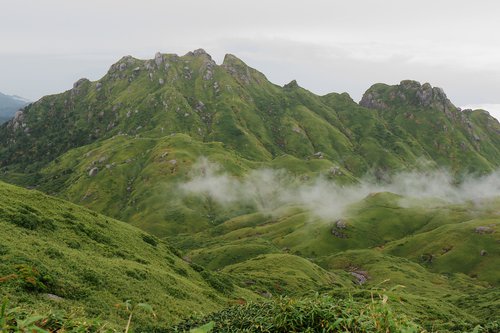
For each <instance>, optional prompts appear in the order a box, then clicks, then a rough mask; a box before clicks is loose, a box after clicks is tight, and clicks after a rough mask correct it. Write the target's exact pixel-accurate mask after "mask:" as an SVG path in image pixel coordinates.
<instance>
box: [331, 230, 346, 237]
mask: <svg viewBox="0 0 500 333" xmlns="http://www.w3.org/2000/svg"><path fill="white" fill-rule="evenodd" d="M332 235H334V236H335V237H337V238H343V239H345V238H347V235H346V234H344V233H343V232H341V231H339V230H338V229H337V228H336V227H334V228H333V229H332Z"/></svg>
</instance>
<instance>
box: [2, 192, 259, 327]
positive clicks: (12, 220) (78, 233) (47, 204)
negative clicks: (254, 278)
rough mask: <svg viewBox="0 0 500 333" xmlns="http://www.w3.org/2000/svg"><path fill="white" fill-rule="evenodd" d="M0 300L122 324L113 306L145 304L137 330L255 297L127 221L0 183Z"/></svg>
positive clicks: (34, 309) (122, 313) (30, 308)
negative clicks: (148, 308) (147, 309)
mask: <svg viewBox="0 0 500 333" xmlns="http://www.w3.org/2000/svg"><path fill="white" fill-rule="evenodd" d="M0 198H1V199H2V200H0V226H1V230H2V242H1V244H0V256H1V260H0V284H1V289H0V290H1V297H2V298H4V297H6V298H7V299H8V300H9V304H10V306H11V307H15V306H19V307H21V308H22V309H24V310H26V311H27V312H36V313H47V312H48V311H49V310H51V311H59V310H62V311H64V312H65V313H66V315H67V316H70V317H73V318H74V319H82V320H85V319H88V318H97V317H98V318H100V319H101V320H102V321H104V322H106V323H107V326H108V327H109V328H119V327H125V324H126V319H127V313H126V311H123V310H120V309H117V308H116V307H115V305H116V304H119V303H123V302H124V301H126V300H131V302H132V304H138V303H147V304H149V305H151V306H152V307H153V310H154V312H155V313H156V315H157V318H156V319H154V318H153V317H151V315H150V314H148V313H145V312H144V313H142V312H140V311H138V313H137V315H136V316H135V318H134V323H133V324H134V327H136V328H137V327H142V328H145V327H150V328H149V329H150V330H152V329H153V327H155V326H157V327H161V326H166V325H170V324H172V323H174V322H176V321H178V320H179V319H180V318H181V317H182V316H187V315H189V314H192V313H194V312H198V313H199V312H204V313H208V312H211V311H214V310H215V309H221V308H222V307H224V306H226V305H227V304H229V303H230V302H231V300H232V299H240V298H245V299H253V298H256V297H258V296H256V295H255V294H253V293H251V292H247V291H245V290H243V289H241V288H239V287H238V286H237V285H235V284H233V282H232V279H230V278H228V277H227V276H225V275H224V274H222V273H213V272H210V271H206V270H204V269H203V268H201V267H199V266H196V270H194V269H193V268H192V267H191V266H190V265H189V264H188V263H186V262H185V261H183V260H182V259H180V258H179V257H178V253H177V252H176V250H174V249H173V248H171V247H170V246H169V245H168V244H166V243H164V242H163V241H161V240H159V239H158V238H156V237H154V236H151V235H149V234H147V233H145V232H143V231H141V230H139V229H137V228H135V227H132V226H130V225H129V224H126V223H123V222H119V221H116V220H114V219H111V218H108V217H104V216H102V215H99V214H97V213H95V212H93V211H90V210H87V209H84V208H81V207H79V206H76V205H73V204H70V203H68V202H65V201H62V200H60V199H55V198H51V197H48V196H46V195H44V194H42V193H40V192H38V191H29V190H24V189H20V188H17V187H14V186H11V185H7V184H5V183H0Z"/></svg>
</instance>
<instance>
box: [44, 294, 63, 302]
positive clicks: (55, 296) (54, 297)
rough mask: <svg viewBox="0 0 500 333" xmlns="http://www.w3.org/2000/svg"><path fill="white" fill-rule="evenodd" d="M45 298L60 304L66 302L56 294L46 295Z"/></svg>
mask: <svg viewBox="0 0 500 333" xmlns="http://www.w3.org/2000/svg"><path fill="white" fill-rule="evenodd" d="M45 296H46V297H47V298H48V299H50V300H51V301H56V302H60V301H63V300H64V298H62V297H61V296H57V295H54V294H45Z"/></svg>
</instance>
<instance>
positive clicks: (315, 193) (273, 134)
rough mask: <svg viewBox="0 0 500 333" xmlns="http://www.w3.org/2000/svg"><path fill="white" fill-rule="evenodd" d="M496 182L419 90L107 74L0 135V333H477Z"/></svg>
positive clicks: (483, 316) (119, 69) (478, 123)
mask: <svg viewBox="0 0 500 333" xmlns="http://www.w3.org/2000/svg"><path fill="white" fill-rule="evenodd" d="M499 167H500V123H499V122H498V121H497V120H496V119H495V118H493V117H491V116H490V115H489V114H488V113H487V112H486V111H483V110H475V111H473V110H460V109H459V108H456V107H455V106H454V105H453V104H452V103H451V101H449V100H448V98H447V97H446V95H445V93H444V92H443V90H442V89H440V88H436V87H432V86H431V85H430V84H428V83H425V84H420V83H418V82H415V81H409V80H406V81H402V82H401V83H400V84H398V85H394V86H389V85H385V84H380V83H379V84H375V85H373V86H372V87H371V88H369V89H368V90H367V92H366V93H365V94H364V96H363V98H362V100H361V101H360V103H359V104H358V103H356V102H354V101H353V100H352V99H351V97H350V96H349V95H348V94H346V93H342V94H337V93H331V94H327V95H325V96H317V95H315V94H313V93H311V92H309V91H307V90H305V89H303V88H301V87H300V86H299V85H298V84H297V82H295V81H292V82H290V83H289V84H287V85H285V86H283V87H280V86H277V85H275V84H272V83H271V82H269V81H268V80H267V79H266V77H265V76H264V74H262V73H260V72H258V71H257V70H255V69H252V68H250V67H248V66H247V65H246V64H245V63H243V62H242V61H241V60H239V59H238V58H236V57H235V56H233V55H226V57H225V59H224V61H223V63H222V64H220V65H219V64H216V63H215V62H214V61H213V60H212V59H211V57H210V56H209V55H208V54H206V53H205V52H204V51H203V50H201V49H200V50H196V51H193V52H189V53H188V54H186V55H184V56H177V55H174V54H160V53H158V54H156V55H155V58H154V59H150V60H140V59H135V58H133V57H131V56H127V57H124V58H122V59H121V60H120V61H118V62H117V63H116V64H114V65H112V66H111V68H110V69H109V71H108V73H107V74H106V75H105V76H104V77H102V78H101V79H100V80H98V81H95V82H91V81H89V80H86V79H81V80H79V81H78V82H76V83H75V84H74V86H73V88H72V89H70V90H68V91H66V92H64V93H61V94H57V95H51V96H45V97H43V98H42V99H40V100H39V101H37V102H35V103H33V104H30V105H28V106H26V107H25V108H24V109H23V111H22V112H18V113H17V114H16V116H15V118H14V119H12V120H10V121H9V122H7V123H6V124H3V125H1V126H0V179H2V180H3V181H6V182H8V183H12V184H15V185H17V186H20V187H17V186H14V185H8V184H7V183H3V182H0V199H1V200H0V228H1V229H0V230H2V242H0V256H1V261H0V287H1V289H0V292H1V295H2V296H3V297H5V299H6V300H7V301H5V302H4V304H7V302H8V305H6V308H7V307H8V309H9V311H11V312H12V313H13V315H12V316H14V317H15V318H14V317H12V316H11V317H8V316H10V315H9V314H8V313H7V312H5V311H4V310H2V311H0V330H1V329H5V330H6V331H15V330H14V329H13V328H9V329H7V328H5V327H7V326H6V325H21V324H22V323H23V322H26V320H28V319H26V317H28V318H32V317H30V316H33V315H37V314H41V316H42V317H34V318H38V319H37V320H35V321H34V323H36V325H38V326H40V327H45V328H47V329H50V330H51V331H57V330H59V332H83V331H85V330H84V329H83V328H82V327H87V328H86V331H89V332H94V331H95V332H117V331H123V328H124V327H125V326H126V324H127V319H128V318H129V315H130V313H131V312H130V311H127V309H126V307H127V306H129V310H130V309H133V320H132V329H131V331H133V332H169V331H176V330H177V331H183V330H190V329H193V328H196V327H198V326H202V325H206V326H205V331H210V330H212V331H214V332H217V331H221V332H224V331H226V332H232V331H261V332H273V331H283V332H288V331H304V330H308V329H309V331H311V330H315V331H320V330H325V331H350V332H382V331H384V332H448V331H452V332H453V331H458V332H460V331H462V332H496V331H497V330H498V328H499V325H500V321H499V318H500V304H499V299H500V298H499V296H500V294H499V293H500V290H499V288H500V285H499V284H500V272H499V270H498V267H499V266H500V259H499V257H500V250H499V246H498V243H499V242H500V238H499V237H500V236H499V233H498V228H499V225H500V213H499V212H500V188H499V181H498V179H500V175H499V173H498V171H497V170H498V168H499ZM485 175H489V176H488V177H484V176H485ZM481 177H483V178H481ZM121 221H123V222H121ZM128 300H129V303H125V302H126V301H128ZM120 304H121V305H120ZM139 304H141V305H139ZM145 304H146V305H145ZM124 307H125V308H124ZM150 307H152V310H153V311H154V315H153V313H152V312H151V311H150V310H151V309H150ZM148 309H149V311H144V310H148ZM11 312H9V313H11ZM16 316H17V317H16ZM4 318H8V322H7V321H6V320H5V319H4ZM298 318H300V319H298ZM23 319H24V321H23ZM28 321H29V320H28ZM20 323H21V324H20ZM2 325H3V327H2ZM102 325H104V326H105V328H102V327H101V326H102ZM99 327H101V328H99ZM210 327H212V328H210ZM18 331H22V330H21V329H19V330H18ZM25 331H27V330H25Z"/></svg>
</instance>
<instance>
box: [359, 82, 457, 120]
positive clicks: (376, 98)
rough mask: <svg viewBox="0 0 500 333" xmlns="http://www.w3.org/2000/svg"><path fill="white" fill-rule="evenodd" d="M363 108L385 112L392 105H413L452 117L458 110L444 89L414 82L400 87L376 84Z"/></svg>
mask: <svg viewBox="0 0 500 333" xmlns="http://www.w3.org/2000/svg"><path fill="white" fill-rule="evenodd" d="M359 104H360V105H361V106H364V107H366V108H369V109H376V110H385V109H388V108H389V107H390V105H393V104H394V105H396V106H400V105H402V104H403V105H404V104H407V105H413V106H416V107H422V106H423V107H434V108H436V109H438V110H441V111H443V112H445V113H446V114H447V115H448V116H452V111H457V108H456V107H455V106H453V104H451V102H450V100H449V99H448V97H447V96H446V94H445V93H444V91H443V89H441V88H438V87H432V86H431V85H430V84H429V83H424V84H423V85H422V84H420V82H417V81H413V80H404V81H401V82H400V84H399V85H396V86H388V85H383V84H375V85H373V86H372V87H371V88H370V89H368V90H367V91H366V92H365V93H364V95H363V98H362V99H361V101H360V102H359Z"/></svg>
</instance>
